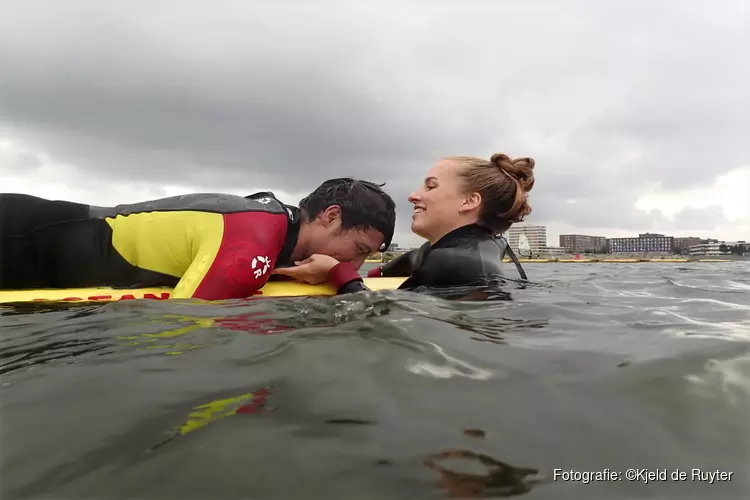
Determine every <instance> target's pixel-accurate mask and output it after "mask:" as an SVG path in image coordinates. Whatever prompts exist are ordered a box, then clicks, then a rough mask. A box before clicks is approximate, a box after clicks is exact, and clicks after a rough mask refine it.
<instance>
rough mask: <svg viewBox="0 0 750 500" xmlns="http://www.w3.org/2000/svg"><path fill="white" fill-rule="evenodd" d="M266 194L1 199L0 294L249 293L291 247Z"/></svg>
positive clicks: (282, 216)
mask: <svg viewBox="0 0 750 500" xmlns="http://www.w3.org/2000/svg"><path fill="white" fill-rule="evenodd" d="M298 231H299V222H298V210H297V209H296V208H294V207H289V206H286V205H284V204H282V203H281V202H280V201H278V200H277V199H276V198H275V197H274V196H273V194H272V193H257V194H255V195H251V196H248V197H246V198H243V197H240V196H231V195H222V194H191V195H185V196H175V197H170V198H164V199H160V200H154V201H147V202H143V203H135V204H131V205H119V206H116V207H112V208H107V207H95V206H90V205H82V204H77V203H70V202H61V201H50V200H44V199H41V198H36V197H31V196H27V195H17V194H0V237H2V239H1V240H0V244H1V246H0V264H1V267H0V288H5V289H13V288H16V289H18V288H27V289H28V288H77V287H94V286H109V287H129V288H133V287H150V286H171V287H174V293H173V295H172V296H173V297H174V298H189V297H194V298H199V299H207V300H217V299H225V298H239V297H247V296H249V295H252V294H253V292H255V291H257V290H258V289H260V288H261V287H263V285H264V284H265V283H266V281H268V278H269V276H270V275H271V270H272V269H273V268H274V267H275V266H276V265H277V263H280V262H285V261H286V260H287V259H288V258H289V256H290V255H291V253H292V250H293V249H294V246H295V245H296V242H297V234H298Z"/></svg>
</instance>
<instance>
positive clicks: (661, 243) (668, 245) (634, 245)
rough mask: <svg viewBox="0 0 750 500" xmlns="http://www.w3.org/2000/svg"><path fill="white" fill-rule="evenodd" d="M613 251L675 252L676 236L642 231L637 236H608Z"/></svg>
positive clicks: (610, 249) (610, 248) (608, 242)
mask: <svg viewBox="0 0 750 500" xmlns="http://www.w3.org/2000/svg"><path fill="white" fill-rule="evenodd" d="M607 247H609V251H610V252H611V253H670V254H671V253H673V252H674V237H673V236H665V235H663V234H654V233H642V234H639V235H638V237H637V238H607Z"/></svg>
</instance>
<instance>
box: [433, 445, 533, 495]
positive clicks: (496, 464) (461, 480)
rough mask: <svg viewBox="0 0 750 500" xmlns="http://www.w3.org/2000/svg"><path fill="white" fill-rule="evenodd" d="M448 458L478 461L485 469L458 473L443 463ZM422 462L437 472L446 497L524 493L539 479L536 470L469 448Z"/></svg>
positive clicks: (441, 454)
mask: <svg viewBox="0 0 750 500" xmlns="http://www.w3.org/2000/svg"><path fill="white" fill-rule="evenodd" d="M450 460H456V461H459V462H469V463H472V462H473V463H476V464H480V465H481V466H482V468H483V469H485V470H484V472H483V473H469V472H459V471H456V470H455V469H452V468H450V467H448V466H447V465H446V463H447V462H448V461H450ZM425 465H426V466H427V467H428V468H430V469H432V470H434V471H436V472H438V473H439V474H440V480H439V481H438V486H439V487H440V488H443V489H445V490H446V491H447V492H448V495H449V497H450V498H474V497H482V498H486V497H509V496H515V495H520V494H522V493H528V492H529V491H530V490H531V487H532V486H533V485H534V484H536V483H538V482H541V481H540V480H539V479H538V477H537V475H538V474H539V471H538V470H537V469H534V468H530V467H514V466H512V465H510V464H507V463H505V462H501V461H500V460H497V459H494V458H492V457H490V456H487V455H485V454H483V453H475V452H473V451H469V450H452V451H445V452H442V453H436V454H434V455H432V456H431V457H430V458H428V459H427V460H425ZM461 465H464V466H465V465H466V464H465V463H462V464H461ZM454 467H455V466H454Z"/></svg>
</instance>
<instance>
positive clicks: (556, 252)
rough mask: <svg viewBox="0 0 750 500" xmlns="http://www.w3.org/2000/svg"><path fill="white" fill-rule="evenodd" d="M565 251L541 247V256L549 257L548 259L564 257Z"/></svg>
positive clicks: (558, 248) (557, 248) (559, 248)
mask: <svg viewBox="0 0 750 500" xmlns="http://www.w3.org/2000/svg"><path fill="white" fill-rule="evenodd" d="M565 252H566V250H565V249H564V248H562V247H542V248H541V253H542V254H543V255H549V256H550V257H559V256H560V255H565Z"/></svg>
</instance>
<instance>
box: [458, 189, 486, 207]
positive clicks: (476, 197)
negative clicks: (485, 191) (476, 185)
mask: <svg viewBox="0 0 750 500" xmlns="http://www.w3.org/2000/svg"><path fill="white" fill-rule="evenodd" d="M481 204H482V195H481V194H479V193H477V192H474V193H471V194H470V195H469V196H467V197H466V198H465V199H464V202H463V203H462V204H461V211H469V210H474V209H475V208H478V207H479V206H480V205H481Z"/></svg>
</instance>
